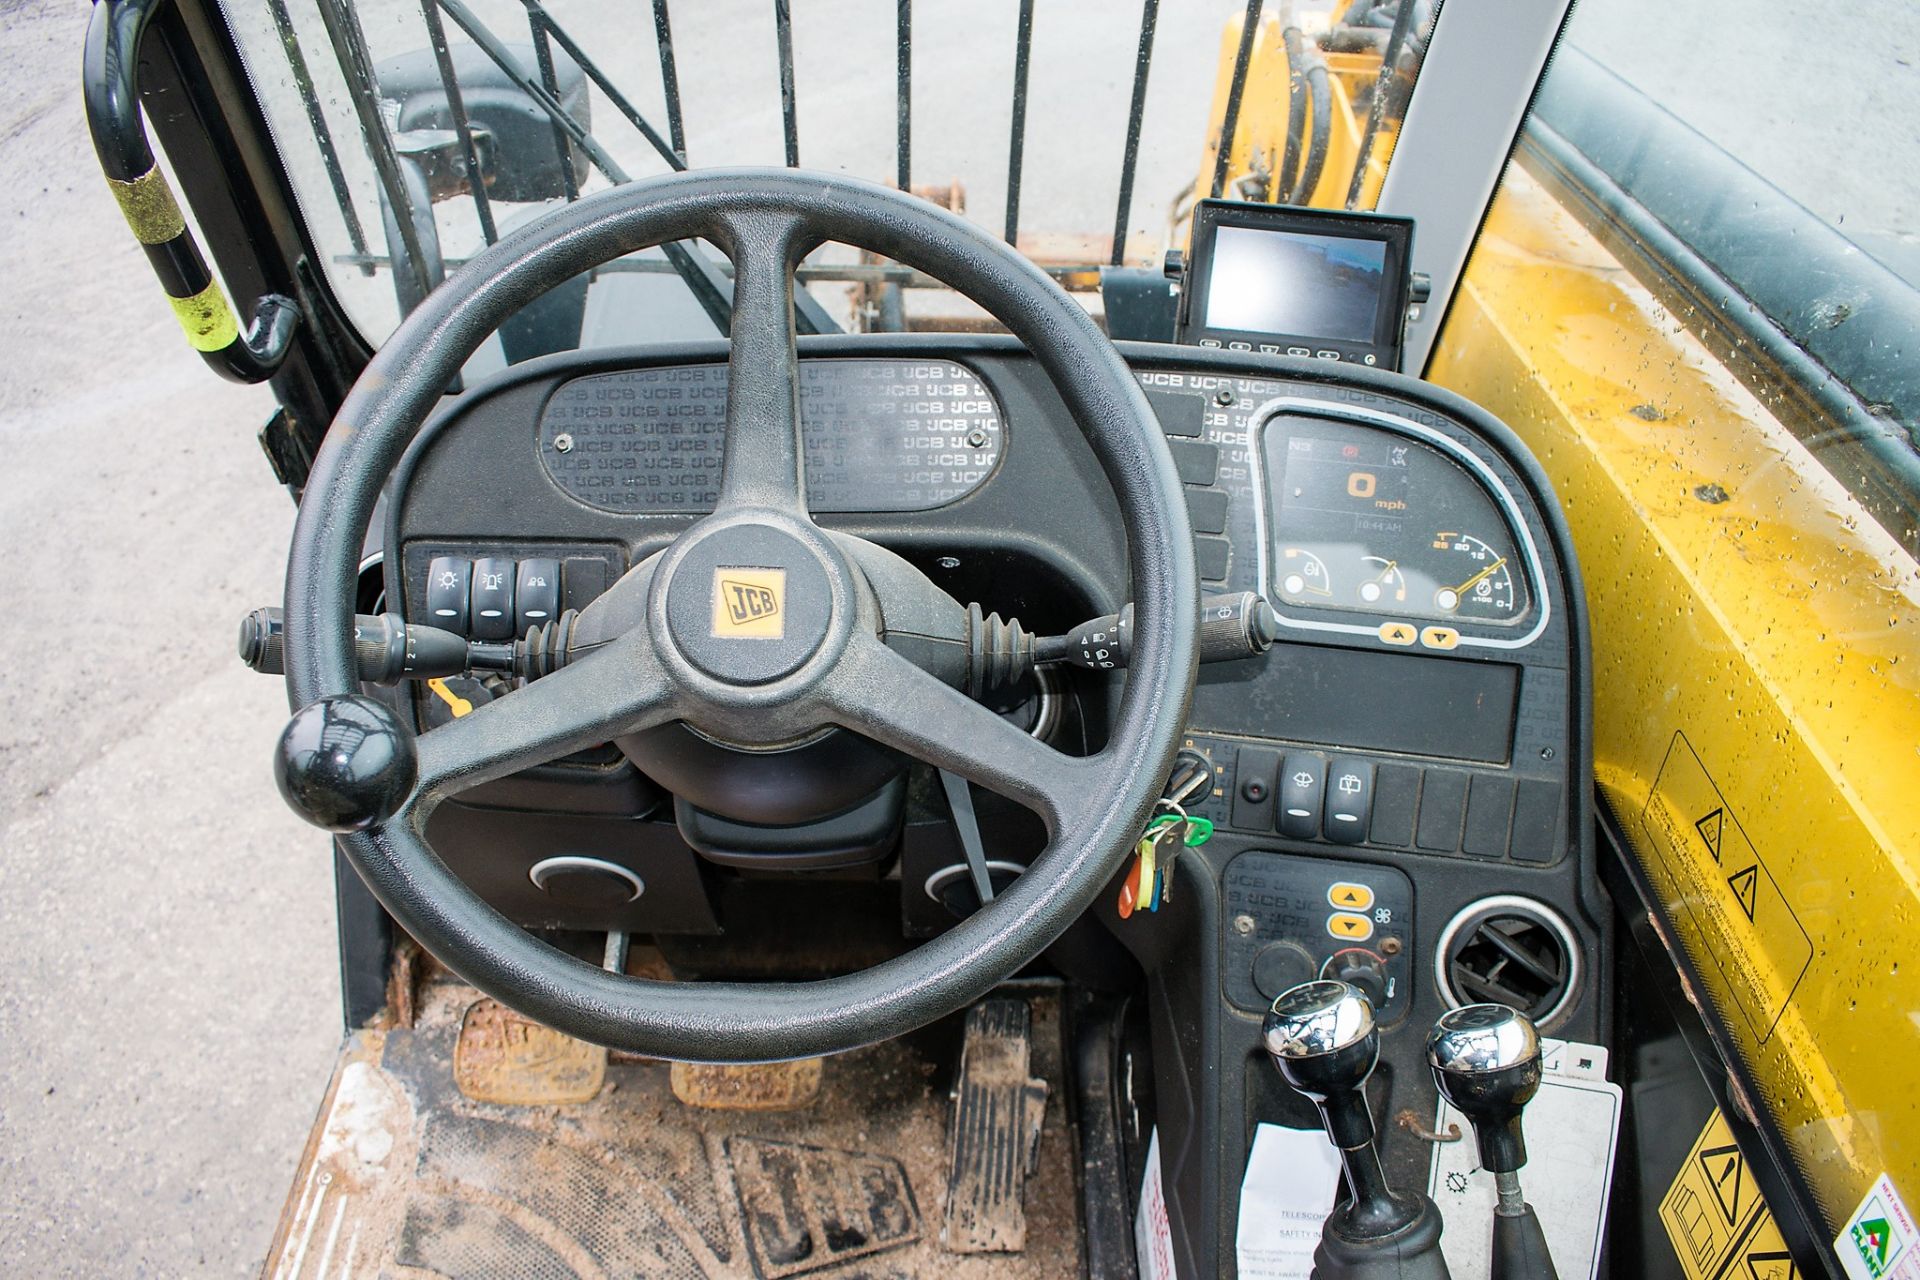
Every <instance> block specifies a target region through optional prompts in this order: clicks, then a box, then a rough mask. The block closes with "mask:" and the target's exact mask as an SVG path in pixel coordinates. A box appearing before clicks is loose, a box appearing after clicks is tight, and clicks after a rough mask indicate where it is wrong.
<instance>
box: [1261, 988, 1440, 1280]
mask: <svg viewBox="0 0 1920 1280" xmlns="http://www.w3.org/2000/svg"><path fill="white" fill-rule="evenodd" d="M1261 1034H1262V1039H1263V1041H1264V1042H1265V1045H1266V1050H1267V1054H1268V1056H1270V1057H1271V1058H1272V1059H1273V1064H1274V1066H1276V1067H1277V1068H1279V1070H1280V1074H1281V1076H1282V1077H1283V1078H1284V1079H1285V1080H1286V1082H1287V1083H1288V1084H1289V1085H1291V1086H1293V1088H1294V1089H1296V1090H1298V1091H1299V1092H1300V1093H1303V1094H1305V1095H1306V1096H1307V1097H1308V1098H1310V1099H1312V1100H1313V1103H1314V1105H1315V1106H1317V1107H1319V1109H1320V1118H1321V1121H1322V1123H1324V1124H1325V1125H1326V1129H1327V1136H1328V1137H1329V1138H1331V1139H1332V1140H1333V1145H1334V1146H1335V1147H1336V1148H1337V1149H1338V1150H1339V1152H1340V1164H1341V1169H1342V1172H1343V1173H1344V1175H1345V1177H1346V1182H1347V1192H1348V1199H1347V1200H1346V1201H1344V1202H1343V1203H1341V1204H1338V1205H1336V1206H1335V1207H1334V1210H1333V1212H1332V1213H1331V1214H1330V1215H1328V1217H1327V1221H1326V1225H1325V1227H1324V1228H1323V1229H1322V1230H1321V1233H1320V1246H1319V1248H1317V1249H1315V1250H1314V1254H1313V1275H1314V1280H1448V1274H1449V1273H1448V1271H1447V1261H1446V1258H1445V1257H1444V1256H1443V1255H1442V1254H1441V1252H1440V1211H1439V1210H1438V1209H1437V1208H1435V1207H1434V1204H1433V1201H1431V1200H1429V1199H1428V1198H1427V1197H1426V1196H1425V1195H1423V1194H1421V1193H1419V1192H1415V1193H1414V1194H1412V1195H1410V1196H1407V1195H1398V1194H1396V1193H1395V1192H1394V1191H1393V1189H1392V1188H1391V1187H1389V1186H1388V1185H1387V1175H1386V1171H1385V1170H1384V1169H1383V1168H1382V1167H1381V1164H1380V1151H1379V1148H1378V1147H1376V1146H1375V1144H1374V1129H1373V1115H1372V1113H1371V1112H1370V1111H1369V1110H1368V1109H1367V1095H1366V1084H1367V1078H1368V1077H1369V1076H1371V1075H1372V1074H1373V1068H1374V1066H1375V1064H1377V1063H1378V1062H1379V1061H1380V1032H1379V1030H1378V1029H1377V1028H1376V1027H1375V1026H1374V1020H1373V1006H1372V1005H1371V1004H1370V1003H1369V1002H1368V1001H1367V997H1366V996H1365V995H1364V994H1363V993H1362V992H1361V991H1360V990H1359V989H1358V988H1356V987H1354V986H1351V985H1349V984H1348V983H1345V982H1329V981H1319V982H1304V983H1301V984H1300V985H1299V986H1297V987H1293V988H1291V989H1289V990H1286V991H1283V992H1281V993H1280V995H1279V997H1278V998H1277V999H1275V1000H1274V1002H1273V1008H1272V1010H1271V1011H1270V1012H1268V1014H1267V1018H1266V1023H1265V1026H1264V1027H1263V1029H1262V1033H1261ZM1242 1211H1243V1212H1245V1209H1244V1208H1243V1210H1242Z"/></svg>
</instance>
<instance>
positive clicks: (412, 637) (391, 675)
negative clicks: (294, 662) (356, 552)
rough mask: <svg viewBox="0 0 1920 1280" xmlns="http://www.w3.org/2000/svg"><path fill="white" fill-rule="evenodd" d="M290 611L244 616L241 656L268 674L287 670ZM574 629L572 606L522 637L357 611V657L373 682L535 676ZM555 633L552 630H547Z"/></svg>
mask: <svg viewBox="0 0 1920 1280" xmlns="http://www.w3.org/2000/svg"><path fill="white" fill-rule="evenodd" d="M286 630H287V622H286V614H285V611H284V610H281V609H276V608H273V607H271V606H269V607H267V608H263V609H255V610H254V611H253V612H252V613H249V614H248V615H247V616H246V617H244V618H242V619H241V620H240V661H242V662H244V663H246V664H247V665H248V666H249V667H252V668H253V669H254V670H255V671H258V672H261V673H263V674H265V675H274V676H277V675H284V674H286V670H287V664H286ZM571 630H572V616H571V611H569V612H568V613H567V614H562V615H561V617H560V618H559V619H558V620H557V621H556V622H555V623H554V624H552V625H551V626H548V627H545V628H542V627H535V628H532V629H531V630H529V631H528V632H527V635H526V637H525V638H524V639H521V640H504V641H488V640H469V639H467V638H466V637H465V636H459V635H455V634H454V633H453V632H451V631H442V630H441V629H440V628H439V627H423V626H418V625H416V624H412V623H408V622H405V621H403V620H402V619H401V617H400V615H399V614H397V613H383V614H381V615H379V616H378V617H373V616H371V615H369V614H364V613H362V614H356V615H355V616H354V619H353V658H354V665H355V666H356V667H357V668H358V670H359V673H360V679H362V680H364V681H366V682H368V683H369V684H392V683H394V682H395V681H396V680H432V679H435V678H437V677H443V676H457V675H462V674H464V673H466V672H469V671H498V672H504V673H507V674H510V675H517V676H526V677H528V678H532V677H533V676H536V675H544V674H546V673H547V672H548V671H550V670H552V669H553V668H555V667H558V666H561V665H564V663H565V656H564V649H561V650H560V651H559V656H558V659H557V660H556V656H555V653H554V649H555V646H554V644H553V643H552V641H554V640H556V639H557V638H558V637H559V636H560V635H563V634H567V633H570V632H571ZM549 633H551V634H549Z"/></svg>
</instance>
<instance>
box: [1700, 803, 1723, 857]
mask: <svg viewBox="0 0 1920 1280" xmlns="http://www.w3.org/2000/svg"><path fill="white" fill-rule="evenodd" d="M1726 826H1727V811H1726V810H1725V809H1715V810H1714V811H1713V812H1712V813H1710V814H1708V815H1707V816H1706V817H1704V818H1702V819H1700V821H1698V822H1696V823H1694V824H1693V829H1694V830H1695V831H1698V832H1699V833H1700V838H1701V839H1702V840H1704V841H1706V842H1707V852H1708V853H1710V854H1712V855H1713V860H1714V861H1715V862H1718V861H1720V833H1721V832H1722V831H1724V830H1726Z"/></svg>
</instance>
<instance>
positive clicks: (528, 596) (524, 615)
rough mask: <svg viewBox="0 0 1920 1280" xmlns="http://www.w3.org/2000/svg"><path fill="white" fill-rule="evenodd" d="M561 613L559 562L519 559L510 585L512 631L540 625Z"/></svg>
mask: <svg viewBox="0 0 1920 1280" xmlns="http://www.w3.org/2000/svg"><path fill="white" fill-rule="evenodd" d="M559 613H560V562H559V561H558V560H539V559H535V560H522V561H521V562H520V572H519V574H518V575H517V576H516V578H515V580H514V584H513V631H514V634H515V635H518V636H523V635H525V634H527V628H528V627H543V626H545V625H546V624H547V623H549V622H552V621H553V620H554V618H555V617H556V616H558V615H559Z"/></svg>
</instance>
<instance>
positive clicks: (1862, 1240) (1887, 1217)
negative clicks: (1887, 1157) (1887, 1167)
mask: <svg viewBox="0 0 1920 1280" xmlns="http://www.w3.org/2000/svg"><path fill="white" fill-rule="evenodd" d="M1833 1251H1834V1252H1835V1253H1836V1254H1838V1255H1839V1256H1840V1265H1841V1266H1842V1267H1843V1268H1845V1269H1846V1273H1847V1275H1848V1277H1849V1280H1920V1230H1917V1229H1916V1228H1915V1227H1914V1222H1913V1215H1912V1214H1911V1213H1908V1212H1907V1203H1906V1201H1904V1200H1902V1199H1901V1198H1900V1192H1899V1190H1898V1189H1897V1188H1896V1187H1895V1186H1894V1185H1893V1179H1892V1178H1890V1177H1888V1176H1887V1175H1886V1174H1884V1173H1883V1174H1881V1175H1880V1176H1879V1177H1878V1178H1876V1179H1874V1182H1873V1185H1872V1186H1871V1187H1868V1188H1867V1194H1866V1196H1865V1198H1864V1199H1862V1200H1861V1201H1860V1207H1859V1208H1858V1209H1855V1210H1854V1211H1853V1216H1852V1217H1851V1218H1848V1219H1847V1225H1846V1226H1844V1227H1842V1228H1841V1229H1840V1234H1839V1235H1838V1236H1837V1237H1835V1239H1834V1242H1833Z"/></svg>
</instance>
